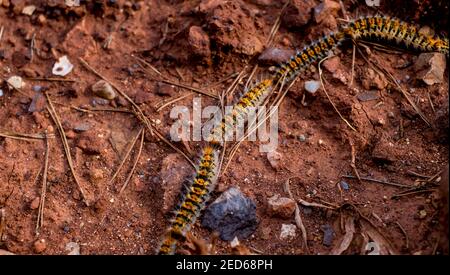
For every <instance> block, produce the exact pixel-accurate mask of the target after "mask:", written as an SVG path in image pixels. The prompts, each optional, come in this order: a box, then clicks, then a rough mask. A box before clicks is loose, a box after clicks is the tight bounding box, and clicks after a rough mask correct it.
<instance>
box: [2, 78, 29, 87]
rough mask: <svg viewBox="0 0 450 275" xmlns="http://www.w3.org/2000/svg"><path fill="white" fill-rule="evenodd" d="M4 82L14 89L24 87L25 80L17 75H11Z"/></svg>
mask: <svg viewBox="0 0 450 275" xmlns="http://www.w3.org/2000/svg"><path fill="white" fill-rule="evenodd" d="M6 82H7V83H8V84H9V85H10V86H11V87H13V88H15V89H22V88H23V87H25V82H24V81H23V80H22V78H21V77H20V76H17V75H14V76H11V77H10V78H8V80H7V81H6Z"/></svg>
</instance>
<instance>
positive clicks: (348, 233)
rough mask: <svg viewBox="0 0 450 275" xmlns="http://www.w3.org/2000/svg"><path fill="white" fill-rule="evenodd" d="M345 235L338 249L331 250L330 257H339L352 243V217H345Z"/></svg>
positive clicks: (353, 224) (353, 219)
mask: <svg viewBox="0 0 450 275" xmlns="http://www.w3.org/2000/svg"><path fill="white" fill-rule="evenodd" d="M344 228H345V235H344V237H343V238H342V241H341V243H340V244H339V246H338V247H335V248H333V249H332V250H331V252H330V254H331V255H341V254H342V253H343V252H344V251H345V250H347V249H348V248H349V246H350V244H351V243H352V240H353V236H354V234H355V218H354V217H353V216H346V217H345V225H344Z"/></svg>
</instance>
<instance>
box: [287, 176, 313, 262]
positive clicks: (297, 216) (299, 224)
mask: <svg viewBox="0 0 450 275" xmlns="http://www.w3.org/2000/svg"><path fill="white" fill-rule="evenodd" d="M289 182H290V180H289V179H287V180H286V181H285V182H284V191H285V192H286V193H287V194H288V195H289V198H291V199H292V200H294V201H295V199H294V196H293V195H292V192H291V188H290V186H289ZM294 216H295V224H296V225H297V227H298V228H299V229H300V230H301V231H302V238H303V245H304V246H305V249H306V251H307V252H308V254H309V248H308V234H307V231H306V228H305V226H304V225H303V220H302V216H301V214H300V209H299V207H298V204H295V212H294Z"/></svg>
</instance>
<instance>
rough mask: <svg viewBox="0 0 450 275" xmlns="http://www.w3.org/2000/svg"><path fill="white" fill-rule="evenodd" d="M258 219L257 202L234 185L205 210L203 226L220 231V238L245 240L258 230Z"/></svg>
mask: <svg viewBox="0 0 450 275" xmlns="http://www.w3.org/2000/svg"><path fill="white" fill-rule="evenodd" d="M257 225H258V220H257V217H256V205H255V203H254V202H253V201H252V200H251V199H249V198H247V197H245V196H244V194H242V192H241V191H240V190H239V189H237V188H235V187H232V188H230V189H228V190H227V191H225V192H224V193H222V195H220V197H219V198H217V199H216V200H215V201H214V202H213V203H212V204H211V205H210V206H209V207H208V208H207V209H206V211H205V214H204V215H203V219H202V226H204V227H206V228H209V229H212V230H214V231H217V232H219V234H220V238H221V239H222V240H225V241H231V240H233V239H234V238H235V237H238V238H239V240H244V239H246V238H248V237H250V236H251V235H252V234H253V232H254V231H255V230H256V227H257Z"/></svg>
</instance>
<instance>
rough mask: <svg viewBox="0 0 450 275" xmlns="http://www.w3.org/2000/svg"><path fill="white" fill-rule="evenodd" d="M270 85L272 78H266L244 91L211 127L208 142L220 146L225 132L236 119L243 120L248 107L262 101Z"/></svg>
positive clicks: (233, 124)
mask: <svg viewBox="0 0 450 275" xmlns="http://www.w3.org/2000/svg"><path fill="white" fill-rule="evenodd" d="M272 85H273V78H266V79H264V80H262V81H260V82H259V83H257V84H256V85H255V86H253V87H252V88H251V89H249V90H248V91H247V92H245V93H244V95H243V96H242V97H241V98H240V99H239V101H238V102H237V103H236V104H235V105H234V106H233V109H232V111H231V112H230V113H229V114H225V116H224V117H223V118H222V120H221V122H220V123H219V124H218V125H217V126H216V127H214V128H213V130H212V131H211V135H210V137H209V141H210V143H211V144H213V145H214V146H219V147H220V146H222V144H223V142H224V135H225V133H231V132H232V131H233V130H234V126H235V125H236V122H237V121H238V119H242V120H244V121H245V119H246V118H247V114H248V112H249V110H250V108H251V107H257V106H259V105H260V104H261V103H262V102H263V101H264V99H265V98H266V97H267V95H268V94H269V93H270V91H271V88H272Z"/></svg>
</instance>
